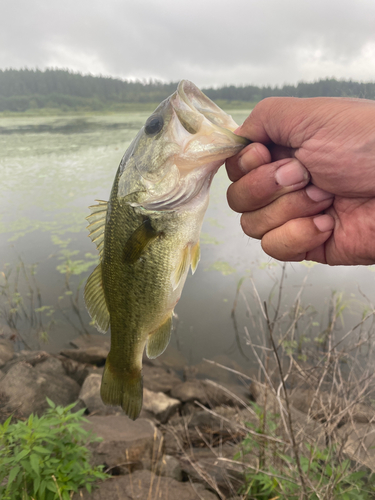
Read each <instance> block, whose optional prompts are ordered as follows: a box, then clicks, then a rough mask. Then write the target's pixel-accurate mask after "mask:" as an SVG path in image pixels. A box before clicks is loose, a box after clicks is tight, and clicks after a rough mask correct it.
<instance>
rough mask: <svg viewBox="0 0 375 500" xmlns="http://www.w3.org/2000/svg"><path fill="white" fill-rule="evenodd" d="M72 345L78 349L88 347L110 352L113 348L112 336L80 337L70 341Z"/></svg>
mask: <svg viewBox="0 0 375 500" xmlns="http://www.w3.org/2000/svg"><path fill="white" fill-rule="evenodd" d="M70 345H72V346H73V347H76V348H77V349H87V348H88V347H102V348H103V349H106V350H107V352H109V349H110V347H111V338H110V335H106V336H104V335H80V336H79V337H77V338H75V339H74V340H71V341H70Z"/></svg>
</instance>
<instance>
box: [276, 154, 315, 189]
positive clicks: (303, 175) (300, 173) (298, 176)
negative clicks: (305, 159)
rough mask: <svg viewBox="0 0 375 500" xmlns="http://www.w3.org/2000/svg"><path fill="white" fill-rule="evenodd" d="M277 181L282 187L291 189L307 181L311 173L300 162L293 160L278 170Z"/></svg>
mask: <svg viewBox="0 0 375 500" xmlns="http://www.w3.org/2000/svg"><path fill="white" fill-rule="evenodd" d="M275 179H276V182H277V184H279V185H280V186H283V187H290V186H294V185H295V184H300V183H301V182H304V181H307V180H308V179H309V173H308V172H307V170H306V169H305V168H304V167H303V166H302V165H301V164H300V162H299V161H298V160H291V161H290V162H288V163H286V164H284V165H283V166H282V167H280V168H278V169H277V170H276V173H275Z"/></svg>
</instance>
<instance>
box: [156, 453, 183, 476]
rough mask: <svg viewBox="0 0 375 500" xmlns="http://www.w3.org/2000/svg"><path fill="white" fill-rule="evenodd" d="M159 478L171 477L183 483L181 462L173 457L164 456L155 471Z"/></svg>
mask: <svg viewBox="0 0 375 500" xmlns="http://www.w3.org/2000/svg"><path fill="white" fill-rule="evenodd" d="M155 472H156V474H157V475H158V476H165V477H171V478H172V479H175V480H176V481H182V469H181V466H180V462H179V461H178V460H177V458H175V457H172V455H164V456H163V457H162V459H161V460H160V461H159V463H158V465H157V466H156V470H155Z"/></svg>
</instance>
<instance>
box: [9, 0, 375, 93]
mask: <svg viewBox="0 0 375 500" xmlns="http://www.w3.org/2000/svg"><path fill="white" fill-rule="evenodd" d="M10 67H12V68H23V67H28V68H35V67H38V68H40V69H44V68H46V67H60V68H69V69H71V70H74V71H80V72H82V73H92V74H94V75H98V74H103V75H110V76H114V77H121V78H132V79H134V78H138V79H149V78H157V79H160V80H164V81H176V80H180V79H181V78H187V79H189V80H192V81H193V82H194V83H196V84H197V85H200V86H206V85H207V86H211V85H216V86H218V85H219V86H220V85H224V84H255V85H283V84H284V83H297V82H298V81H301V80H304V81H314V80H317V79H319V78H326V77H336V78H343V79H349V78H351V79H354V80H359V81H375V1H374V0H350V1H349V0H313V1H310V0H215V1H213V0H184V1H181V0H133V1H129V0H0V69H5V68H10Z"/></svg>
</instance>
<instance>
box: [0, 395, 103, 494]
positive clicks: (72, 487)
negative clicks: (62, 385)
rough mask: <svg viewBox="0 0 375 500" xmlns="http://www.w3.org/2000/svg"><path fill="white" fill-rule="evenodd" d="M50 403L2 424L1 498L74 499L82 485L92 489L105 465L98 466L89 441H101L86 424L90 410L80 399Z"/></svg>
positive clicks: (0, 428) (89, 490)
mask: <svg viewBox="0 0 375 500" xmlns="http://www.w3.org/2000/svg"><path fill="white" fill-rule="evenodd" d="M47 402H48V404H49V406H50V408H49V409H48V410H47V411H46V413H45V414H44V415H43V416H41V417H38V416H36V415H33V414H31V415H30V416H29V418H28V419H27V420H26V421H25V422H22V421H17V422H15V423H11V418H12V417H9V418H8V419H7V420H6V422H5V423H4V424H3V425H0V498H1V499H2V500H69V499H70V498H71V496H70V493H71V492H76V491H78V489H79V488H80V487H86V489H87V491H88V492H91V488H92V483H93V481H95V480H96V479H105V478H106V477H107V475H106V474H104V473H103V472H102V467H95V468H92V467H91V466H90V464H89V451H88V449H87V448H86V447H85V444H87V443H89V442H92V441H98V440H99V439H98V438H92V437H91V436H90V434H89V433H88V432H87V431H85V430H84V429H83V428H82V427H81V424H82V423H83V422H85V421H86V420H85V419H84V418H83V416H82V414H83V412H84V410H80V411H78V412H76V413H72V412H71V410H72V409H73V407H74V405H75V404H72V405H69V406H67V407H66V408H63V407H61V406H56V405H55V404H54V403H53V402H52V401H51V400H49V399H48V398H47Z"/></svg>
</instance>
